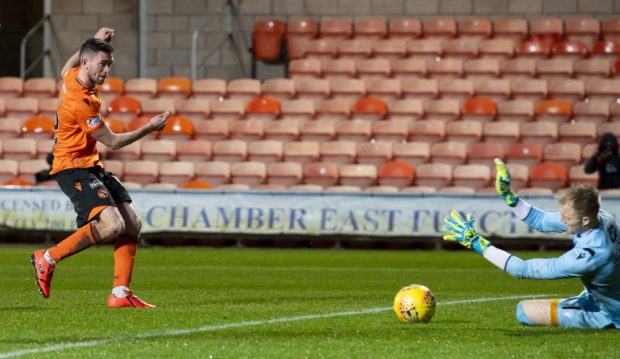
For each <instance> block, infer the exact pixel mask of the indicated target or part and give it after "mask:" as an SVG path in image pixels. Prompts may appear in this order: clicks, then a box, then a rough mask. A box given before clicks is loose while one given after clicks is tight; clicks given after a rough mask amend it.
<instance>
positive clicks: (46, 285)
mask: <svg viewBox="0 0 620 359" xmlns="http://www.w3.org/2000/svg"><path fill="white" fill-rule="evenodd" d="M43 254H45V250H39V251H34V253H33V254H32V255H31V256H30V261H31V262H32V265H33V266H34V275H35V278H36V283H37V285H38V286H39V292H41V294H43V296H44V297H45V298H49V297H50V291H51V288H50V286H51V284H52V276H53V275H54V267H55V266H53V265H51V264H50V263H49V262H48V261H47V260H46V259H45V258H44V257H43Z"/></svg>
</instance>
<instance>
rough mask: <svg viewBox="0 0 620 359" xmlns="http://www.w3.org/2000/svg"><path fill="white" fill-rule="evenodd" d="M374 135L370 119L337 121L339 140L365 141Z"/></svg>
mask: <svg viewBox="0 0 620 359" xmlns="http://www.w3.org/2000/svg"><path fill="white" fill-rule="evenodd" d="M371 135H372V124H371V122H370V120H360V119H353V120H347V121H337V122H336V137H337V138H338V140H339V141H353V142H365V141H369V140H370V137H371Z"/></svg>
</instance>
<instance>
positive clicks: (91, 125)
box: [86, 115, 101, 127]
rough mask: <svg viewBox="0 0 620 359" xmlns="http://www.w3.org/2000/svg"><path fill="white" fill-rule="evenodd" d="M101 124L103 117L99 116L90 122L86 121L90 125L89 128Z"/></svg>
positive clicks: (92, 118) (89, 120)
mask: <svg viewBox="0 0 620 359" xmlns="http://www.w3.org/2000/svg"><path fill="white" fill-rule="evenodd" d="M100 122H101V116H99V115H97V116H95V117H91V118H89V119H88V120H86V124H87V125H88V127H97V126H98V125H99V123H100Z"/></svg>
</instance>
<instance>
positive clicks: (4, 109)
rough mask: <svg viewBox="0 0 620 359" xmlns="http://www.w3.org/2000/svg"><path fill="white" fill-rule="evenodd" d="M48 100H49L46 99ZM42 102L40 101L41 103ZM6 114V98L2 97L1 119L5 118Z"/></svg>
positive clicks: (0, 104)
mask: <svg viewBox="0 0 620 359" xmlns="http://www.w3.org/2000/svg"><path fill="white" fill-rule="evenodd" d="M44 100H48V99H44ZM40 102H41V100H39V103H40ZM5 112H6V101H5V99H4V98H2V97H0V117H4V113H5Z"/></svg>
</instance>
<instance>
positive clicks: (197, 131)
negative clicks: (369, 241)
mask: <svg viewBox="0 0 620 359" xmlns="http://www.w3.org/2000/svg"><path fill="white" fill-rule="evenodd" d="M228 137H230V120H222V119H213V120H205V121H199V122H196V123H195V124H194V138H195V139H197V140H206V141H221V140H225V139H227V138H228Z"/></svg>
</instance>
